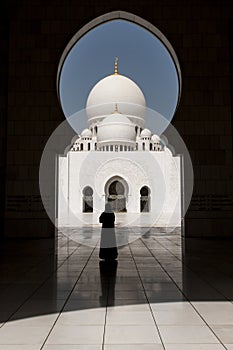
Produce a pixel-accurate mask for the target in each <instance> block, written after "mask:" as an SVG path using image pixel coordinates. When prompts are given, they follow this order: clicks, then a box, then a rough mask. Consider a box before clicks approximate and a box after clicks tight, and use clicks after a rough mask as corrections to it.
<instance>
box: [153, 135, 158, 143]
mask: <svg viewBox="0 0 233 350" xmlns="http://www.w3.org/2000/svg"><path fill="white" fill-rule="evenodd" d="M151 141H153V142H160V137H159V136H158V135H152V137H151Z"/></svg>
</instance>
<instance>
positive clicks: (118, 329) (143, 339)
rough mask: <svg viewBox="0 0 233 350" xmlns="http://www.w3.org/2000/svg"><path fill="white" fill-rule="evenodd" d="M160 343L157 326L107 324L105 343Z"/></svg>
mask: <svg viewBox="0 0 233 350" xmlns="http://www.w3.org/2000/svg"><path fill="white" fill-rule="evenodd" d="M147 343H148V344H151V343H152V344H153V343H155V344H160V343H161V341H160V338H159V335H158V332H157V329H156V327H155V326H150V325H146V326H138V325H133V326H132V325H130V326H128V325H116V326H110V325H107V326H106V330H105V344H147Z"/></svg>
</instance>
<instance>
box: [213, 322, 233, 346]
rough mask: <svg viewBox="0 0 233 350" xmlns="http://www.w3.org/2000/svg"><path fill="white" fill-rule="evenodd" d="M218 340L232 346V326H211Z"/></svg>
mask: <svg viewBox="0 0 233 350" xmlns="http://www.w3.org/2000/svg"><path fill="white" fill-rule="evenodd" d="M211 328H212V329H213V331H214V332H215V333H216V335H217V336H218V337H219V339H220V340H221V341H222V342H223V343H226V344H233V324H232V325H217V326H211Z"/></svg>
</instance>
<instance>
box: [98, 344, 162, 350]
mask: <svg viewBox="0 0 233 350" xmlns="http://www.w3.org/2000/svg"><path fill="white" fill-rule="evenodd" d="M123 347H124V348H123ZM104 350H164V347H163V345H162V344H124V345H122V344H111V345H108V344H106V345H105V346H104Z"/></svg>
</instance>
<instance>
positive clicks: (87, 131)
mask: <svg viewBox="0 0 233 350" xmlns="http://www.w3.org/2000/svg"><path fill="white" fill-rule="evenodd" d="M81 136H82V137H92V133H91V130H90V129H84V130H83V131H82V133H81Z"/></svg>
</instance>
